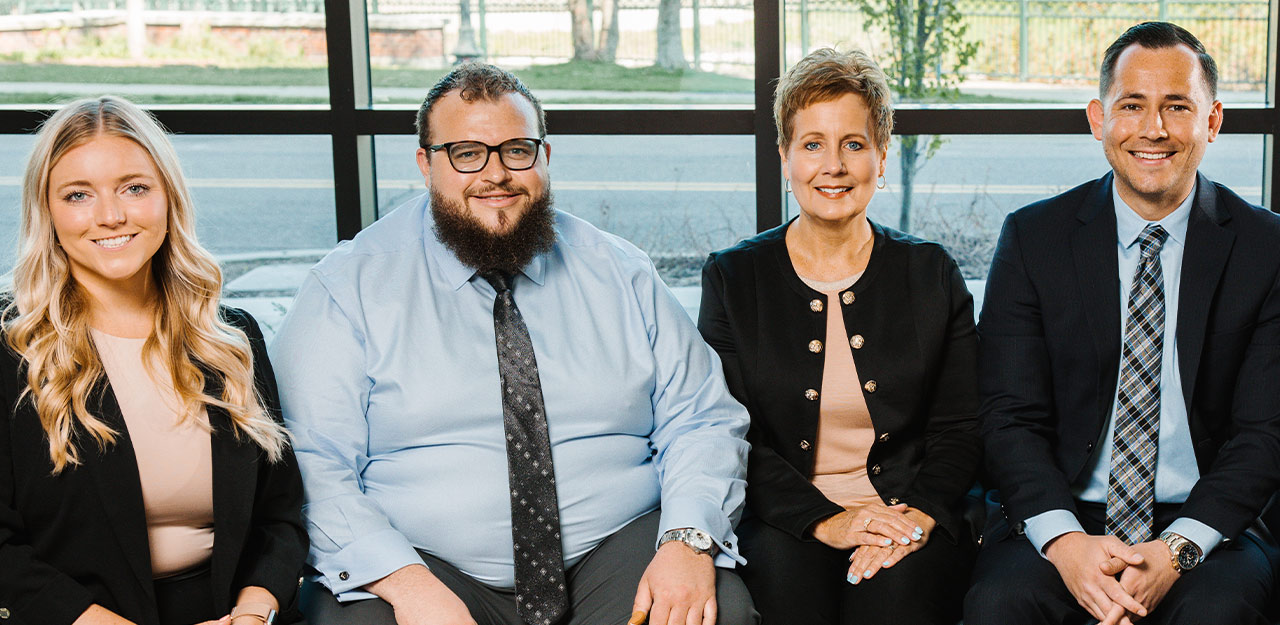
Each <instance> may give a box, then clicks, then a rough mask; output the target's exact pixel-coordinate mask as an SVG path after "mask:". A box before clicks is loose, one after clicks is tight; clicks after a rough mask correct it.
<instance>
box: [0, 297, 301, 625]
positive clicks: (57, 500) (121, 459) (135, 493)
mask: <svg viewBox="0 0 1280 625" xmlns="http://www.w3.org/2000/svg"><path fill="white" fill-rule="evenodd" d="M223 316H224V318H225V319H226V320H227V321H228V322H230V323H231V324H233V325H235V326H236V327H238V328H240V329H241V330H244V331H245V333H246V334H248V336H249V340H250V343H251V345H252V347H253V361H254V376H255V379H256V382H257V387H258V392H259V393H260V394H261V395H262V397H263V399H264V400H265V402H266V404H267V406H268V408H269V409H270V411H271V413H272V415H273V416H274V417H275V418H277V419H279V417H280V414H279V412H280V410H279V398H278V396H277V393H276V384H275V379H274V377H273V373H272V371H271V363H270V362H269V361H268V360H267V350H266V346H265V345H264V343H263V339H262V332H261V331H260V330H259V329H258V325H257V323H256V322H255V321H254V320H253V318H252V317H250V316H249V315H248V314H247V313H245V312H243V311H240V310H236V309H232V308H226V309H223ZM0 340H2V339H0ZM19 368H20V360H19V358H18V356H17V355H16V354H14V353H13V351H12V350H10V349H9V348H8V347H7V343H5V344H4V347H0V405H3V406H5V407H6V408H5V410H4V411H3V412H0V608H4V609H6V610H7V611H8V614H9V618H8V619H7V620H5V621H0V622H4V623H12V624H14V625H19V624H21V625H65V624H67V623H71V622H72V621H74V620H75V619H76V618H78V617H79V616H80V614H81V613H82V612H84V610H85V609H87V608H88V607H89V606H90V604H93V603H97V604H99V605H102V606H103V607H105V608H107V609H109V610H111V611H113V612H115V613H117V614H119V615H121V616H123V617H125V618H127V619H129V620H131V621H133V622H135V623H138V624H139V625H158V623H159V618H160V617H159V614H158V613H157V611H156V597H155V588H154V586H153V584H152V579H151V554H150V548H149V546H148V543H147V523H146V516H145V512H144V509H143V503H142V486H141V484H140V482H139V478H138V467H137V461H136V459H135V458H134V455H133V446H132V444H131V443H130V439H129V435H128V431H127V430H126V429H125V423H124V420H123V417H122V416H121V414H120V406H119V404H117V403H116V399H115V396H114V395H113V394H112V392H111V389H110V387H109V385H107V384H102V385H100V386H99V389H98V390H97V391H96V392H95V393H94V395H93V397H91V398H90V403H89V406H90V410H91V411H93V412H94V414H96V415H97V416H98V417H99V418H101V419H103V420H104V421H105V422H106V423H107V424H108V425H110V426H111V427H112V428H113V429H114V430H116V431H117V432H118V433H119V437H118V438H117V441H116V443H115V444H114V445H112V446H110V447H108V449H107V450H106V451H105V452H100V451H98V449H97V447H96V445H94V444H93V443H91V442H89V443H85V444H83V445H82V446H81V448H80V453H81V460H82V463H83V464H81V465H80V466H76V467H68V468H66V469H64V470H63V471H62V473H61V474H60V475H57V476H53V475H51V474H50V472H51V470H52V463H51V462H50V461H49V446H48V443H47V442H46V439H45V436H44V430H43V429H42V428H41V426H40V422H39V418H38V417H37V416H36V413H35V409H34V407H33V406H32V404H31V402H30V401H23V402H22V403H21V404H18V405H17V407H16V409H15V408H14V405H15V403H16V402H17V401H18V397H19V393H20V392H21V390H22V389H23V388H25V372H20V371H19ZM207 377H208V378H209V379H210V380H211V386H210V388H211V389H214V390H215V392H219V391H217V385H218V381H217V376H216V375H208V376H207ZM209 421H210V423H211V425H212V426H213V429H214V433H213V436H212V446H213V449H212V451H213V512H214V545H213V559H212V562H211V568H212V570H211V577H212V583H213V585H214V592H213V596H214V600H215V602H216V604H217V605H216V606H215V607H216V608H217V609H218V611H219V612H220V613H222V614H225V613H227V612H230V610H231V607H232V605H233V603H234V601H235V596H236V594H237V593H238V592H239V590H240V589H241V588H243V587H245V586H262V587H264V588H266V589H267V590H269V591H271V593H272V594H273V595H275V597H276V599H277V600H278V601H280V603H281V605H282V606H286V607H287V606H289V605H290V603H291V602H293V601H294V596H295V594H296V592H297V589H298V581H299V575H300V572H301V569H302V565H303V559H304V558H305V557H306V553H307V538H306V532H305V530H304V528H303V525H302V516H301V507H302V482H301V479H300V477H299V475H298V468H297V464H296V462H295V460H294V457H293V453H292V451H290V452H288V453H287V455H286V457H285V459H284V461H282V462H280V463H277V464H270V463H268V462H267V461H266V460H265V457H264V455H263V453H262V452H261V450H260V449H259V448H258V447H257V446H256V445H255V444H254V443H253V442H252V441H250V440H249V439H248V438H246V437H240V439H239V440H237V438H236V437H235V435H234V434H233V431H232V429H231V422H230V418H229V417H228V415H227V414H226V412H225V411H222V410H219V409H214V408H210V409H209ZM86 436H87V435H86ZM82 440H91V439H87V438H86V439H82ZM284 612H285V610H282V613H284ZM283 616H289V614H288V613H285V614H283ZM289 620H290V619H289V618H286V619H281V621H280V622H287V621H289Z"/></svg>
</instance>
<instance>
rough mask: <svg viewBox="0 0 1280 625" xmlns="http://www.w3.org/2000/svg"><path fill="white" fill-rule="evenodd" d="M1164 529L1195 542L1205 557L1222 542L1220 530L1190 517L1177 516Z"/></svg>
mask: <svg viewBox="0 0 1280 625" xmlns="http://www.w3.org/2000/svg"><path fill="white" fill-rule="evenodd" d="M1164 531H1166V532H1173V533H1174V534H1177V535H1179V536H1181V537H1183V538H1185V539H1187V540H1189V541H1191V542H1193V543H1195V544H1196V546H1197V547H1199V548H1200V552H1201V553H1203V554H1204V557H1206V558H1207V557H1209V552H1210V551H1213V550H1214V549H1216V548H1217V547H1218V545H1220V544H1222V533H1221V532H1219V531H1218V530H1215V529H1213V528H1212V527H1209V526H1208V525H1205V524H1204V523H1201V522H1199V521H1197V520H1195V519H1192V518H1190V517H1179V518H1178V519H1177V520H1176V521H1174V522H1173V523H1170V524H1169V527H1166V528H1165V529H1164Z"/></svg>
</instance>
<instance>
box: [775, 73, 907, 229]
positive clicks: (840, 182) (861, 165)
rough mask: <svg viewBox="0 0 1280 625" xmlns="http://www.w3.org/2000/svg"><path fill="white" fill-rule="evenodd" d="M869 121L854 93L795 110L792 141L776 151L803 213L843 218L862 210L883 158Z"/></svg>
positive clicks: (880, 171)
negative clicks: (872, 135)
mask: <svg viewBox="0 0 1280 625" xmlns="http://www.w3.org/2000/svg"><path fill="white" fill-rule="evenodd" d="M869 121H870V111H869V110H868V109H867V105H866V103H865V102H864V101H863V99H862V97H861V96H859V95H857V94H854V93H846V94H844V95H842V96H840V97H838V98H836V99H834V100H828V101H826V102H818V103H815V104H812V105H809V106H807V107H805V108H803V109H800V110H799V111H797V112H796V114H795V118H794V121H793V128H794V130H793V132H792V135H791V136H792V139H791V143H790V144H788V145H785V146H781V147H779V148H778V153H779V154H781V155H782V169H783V172H784V175H785V176H786V178H787V180H788V181H790V182H791V192H792V193H793V194H794V195H795V197H796V202H798V203H799V204H800V209H801V210H802V211H803V212H804V215H805V216H806V217H809V218H813V219H818V220H822V221H831V222H841V221H847V220H849V219H853V218H856V217H860V216H864V215H865V213H866V210H867V204H868V203H870V202H871V196H872V195H874V194H875V190H876V178H878V177H880V176H881V175H882V174H884V160H885V153H884V152H881V151H880V150H879V149H877V148H876V146H875V144H874V143H873V142H872V140H871V129H870V125H869Z"/></svg>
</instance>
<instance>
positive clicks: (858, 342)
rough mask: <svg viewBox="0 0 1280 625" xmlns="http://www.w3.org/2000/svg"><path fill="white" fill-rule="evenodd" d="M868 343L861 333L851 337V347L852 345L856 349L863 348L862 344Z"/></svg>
mask: <svg viewBox="0 0 1280 625" xmlns="http://www.w3.org/2000/svg"><path fill="white" fill-rule="evenodd" d="M866 344H867V340H866V339H864V338H862V335H861V334H855V335H853V336H851V337H849V347H852V348H854V349H862V346H863V345H866Z"/></svg>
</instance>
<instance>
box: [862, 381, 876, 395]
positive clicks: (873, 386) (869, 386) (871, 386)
mask: <svg viewBox="0 0 1280 625" xmlns="http://www.w3.org/2000/svg"><path fill="white" fill-rule="evenodd" d="M862 388H865V389H867V392H868V393H874V392H876V381H875V380H867V383H866V384H863V385H862Z"/></svg>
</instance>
